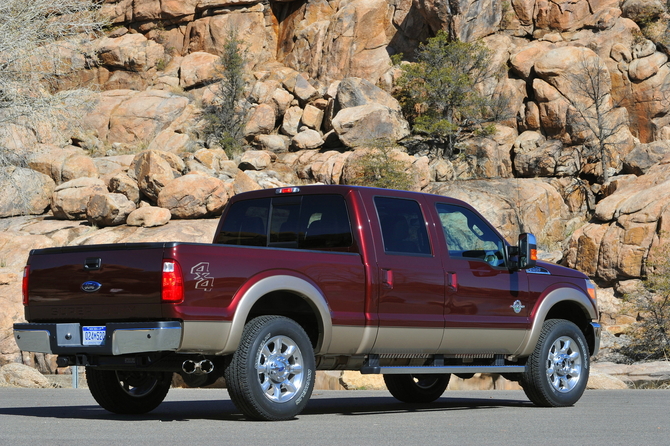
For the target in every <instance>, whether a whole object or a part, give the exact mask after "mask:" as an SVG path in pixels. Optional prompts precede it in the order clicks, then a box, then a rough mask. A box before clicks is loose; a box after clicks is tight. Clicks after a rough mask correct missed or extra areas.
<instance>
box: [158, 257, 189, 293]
mask: <svg viewBox="0 0 670 446" xmlns="http://www.w3.org/2000/svg"><path fill="white" fill-rule="evenodd" d="M161 300H162V301H163V302H167V303H172V304H178V303H181V302H183V301H184V275H183V274H182V272H181V266H179V263H177V261H176V260H164V261H163V286H162V288H161Z"/></svg>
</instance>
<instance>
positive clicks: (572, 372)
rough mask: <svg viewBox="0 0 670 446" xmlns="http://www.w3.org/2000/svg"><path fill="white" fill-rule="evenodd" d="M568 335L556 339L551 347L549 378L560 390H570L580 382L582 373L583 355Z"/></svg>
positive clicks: (552, 384)
mask: <svg viewBox="0 0 670 446" xmlns="http://www.w3.org/2000/svg"><path fill="white" fill-rule="evenodd" d="M575 345H576V343H575V341H574V340H573V339H572V338H570V337H568V336H561V337H560V338H558V339H556V340H555V341H554V343H553V344H552V345H551V347H550V348H549V355H548V357H547V379H548V380H549V383H550V384H551V386H552V387H553V388H554V389H556V390H557V391H558V392H561V393H567V392H570V391H571V390H572V389H574V388H575V386H576V385H577V384H578V383H579V379H580V377H581V373H582V356H581V354H580V352H579V349H578V348H576V347H575Z"/></svg>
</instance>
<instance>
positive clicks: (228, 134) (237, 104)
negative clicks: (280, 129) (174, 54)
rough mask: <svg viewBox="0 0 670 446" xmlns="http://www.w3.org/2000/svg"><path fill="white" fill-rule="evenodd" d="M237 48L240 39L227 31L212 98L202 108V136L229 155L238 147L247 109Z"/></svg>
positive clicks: (241, 53)
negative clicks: (203, 119)
mask: <svg viewBox="0 0 670 446" xmlns="http://www.w3.org/2000/svg"><path fill="white" fill-rule="evenodd" d="M241 48H242V41H241V40H240V39H239V38H238V37H237V34H236V33H235V31H230V33H229V35H228V37H227V38H226V40H225V42H224V44H223V48H222V53H221V57H220V59H219V73H220V80H219V81H218V82H217V83H216V88H215V89H214V92H215V96H216V97H215V99H214V101H213V102H212V104H211V105H208V106H207V107H205V108H204V110H203V117H204V118H205V121H206V125H205V129H204V133H205V137H206V139H207V140H208V141H211V140H214V141H215V142H216V143H217V144H219V145H220V146H221V147H222V148H223V149H224V150H225V151H226V153H227V154H228V156H229V157H231V158H232V157H233V156H234V155H235V154H237V153H239V152H240V151H241V150H242V147H243V144H244V142H243V137H244V127H245V125H246V119H247V109H248V106H247V101H246V95H245V90H244V86H245V80H244V75H245V63H246V51H244V50H242V49H241Z"/></svg>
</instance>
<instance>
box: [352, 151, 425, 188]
mask: <svg viewBox="0 0 670 446" xmlns="http://www.w3.org/2000/svg"><path fill="white" fill-rule="evenodd" d="M368 146H369V148H370V150H369V151H368V152H367V153H365V154H364V155H363V156H362V157H361V159H360V160H359V161H358V162H357V163H356V174H355V176H354V178H353V179H350V180H349V184H353V185H356V186H369V187H381V188H384V189H400V190H411V189H412V185H413V184H412V177H411V175H410V174H409V173H408V172H407V170H406V166H405V163H403V162H402V161H400V160H399V159H398V158H396V157H394V155H393V149H394V148H395V145H394V144H393V143H391V142H390V141H384V140H382V141H374V142H372V143H370V144H368Z"/></svg>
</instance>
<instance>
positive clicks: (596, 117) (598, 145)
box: [567, 55, 628, 183]
mask: <svg viewBox="0 0 670 446" xmlns="http://www.w3.org/2000/svg"><path fill="white" fill-rule="evenodd" d="M567 80H568V82H569V84H570V87H571V89H572V91H573V92H574V93H575V95H574V96H568V97H567V100H568V102H569V104H570V111H571V112H572V114H573V119H572V127H573V132H574V133H580V132H581V134H582V135H583V136H582V138H583V139H584V140H585V143H586V144H587V145H588V146H591V147H593V148H595V150H596V151H597V152H598V156H599V158H600V163H601V168H602V171H603V183H606V182H607V181H608V179H609V161H610V156H609V154H610V151H612V150H613V149H614V148H615V147H616V145H617V144H618V141H617V139H616V136H617V134H618V133H619V131H620V130H622V129H623V128H624V127H625V126H626V125H628V121H627V119H625V117H626V116H627V115H626V114H625V109H623V108H622V107H619V104H617V103H615V101H614V100H613V98H612V95H611V89H612V81H611V78H610V74H609V71H608V70H607V67H606V66H605V64H604V63H603V62H602V61H601V60H600V58H599V57H597V56H596V55H593V57H588V58H587V57H586V56H584V55H582V57H581V59H580V61H579V65H578V67H577V71H575V72H573V73H571V74H569V75H567Z"/></svg>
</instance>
